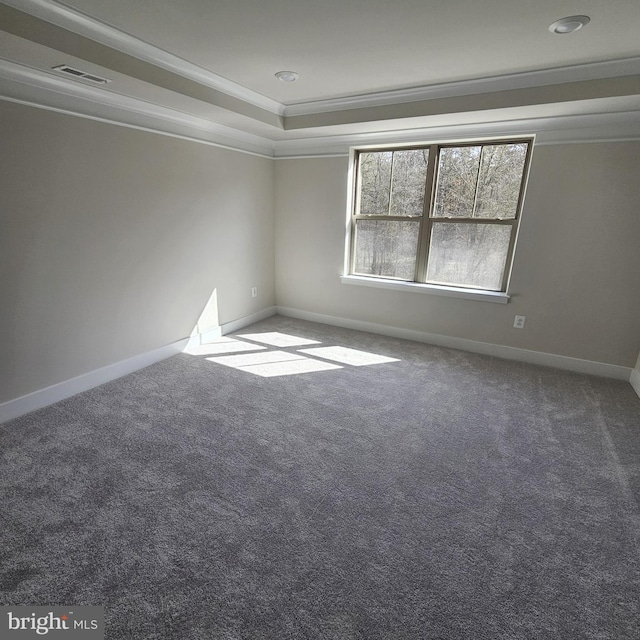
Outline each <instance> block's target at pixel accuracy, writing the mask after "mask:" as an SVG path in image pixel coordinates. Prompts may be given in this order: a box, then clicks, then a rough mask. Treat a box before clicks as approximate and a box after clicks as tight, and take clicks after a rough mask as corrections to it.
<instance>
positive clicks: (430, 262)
mask: <svg viewBox="0 0 640 640" xmlns="http://www.w3.org/2000/svg"><path fill="white" fill-rule="evenodd" d="M531 146H532V145H531V140H530V139H523V140H511V141H490V142H486V141H483V142H474V143H465V144H447V145H430V146H423V147H412V148H402V149H371V150H370V149H367V150H360V151H358V152H357V153H356V156H355V159H356V173H355V175H356V180H355V194H354V195H355V197H354V208H353V213H352V223H351V255H350V270H349V273H350V274H352V275H358V276H366V277H371V278H378V279H380V278H384V279H388V280H389V279H390V280H400V281H410V282H418V283H424V284H432V285H440V286H444V287H456V288H465V289H479V290H483V291H498V292H500V291H503V292H506V290H507V281H508V277H509V272H510V267H511V261H512V258H513V250H514V246H515V238H516V233H517V228H518V222H519V219H520V211H521V208H522V199H523V195H524V184H525V178H526V174H527V168H528V165H529V156H530V149H531Z"/></svg>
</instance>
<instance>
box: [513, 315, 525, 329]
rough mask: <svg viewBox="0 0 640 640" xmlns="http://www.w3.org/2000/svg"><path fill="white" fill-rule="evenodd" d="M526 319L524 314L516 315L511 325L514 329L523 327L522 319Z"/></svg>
mask: <svg viewBox="0 0 640 640" xmlns="http://www.w3.org/2000/svg"><path fill="white" fill-rule="evenodd" d="M525 320H526V316H516V317H515V320H514V321H513V326H514V327H515V328H516V329H524V321H525Z"/></svg>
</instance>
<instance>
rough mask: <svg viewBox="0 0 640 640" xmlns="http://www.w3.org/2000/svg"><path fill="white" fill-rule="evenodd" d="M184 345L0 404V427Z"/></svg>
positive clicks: (158, 360)
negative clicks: (4, 423)
mask: <svg viewBox="0 0 640 640" xmlns="http://www.w3.org/2000/svg"><path fill="white" fill-rule="evenodd" d="M188 341H189V339H188V338H184V339H183V340H178V341H177V342H173V343H171V344H168V345H166V346H164V347H160V348H159V349H154V350H153V351H148V352H146V353H141V354H139V355H137V356H133V357H132V358H127V359H126V360H121V361H120V362H115V363H114V364H110V365H107V366H106V367H102V368H100V369H96V370H95V371H89V372H88V373H84V374H82V375H80V376H77V377H75V378H71V379H70V380H65V381H64V382H59V383H57V384H54V385H51V386H50V387H46V388H44V389H40V390H39V391H34V392H33V393H29V394H27V395H25V396H21V397H20V398H15V399H14V400H9V401H8V402H3V403H2V404H0V424H1V423H3V422H7V421H8V420H13V419H14V418H19V417H20V416H23V415H25V414H26V413H30V412H31V411H35V410H36V409H42V407H46V406H48V405H50V404H54V403H55V402H60V400H65V399H66V398H70V397H71V396H74V395H76V394H77V393H82V392H83V391H88V390H89V389H93V387H97V386H98V385H101V384H104V383H105V382H111V381H112V380H115V379H116V378H121V377H122V376H126V375H128V374H129V373H133V372H134V371H138V369H144V368H145V367H148V366H149V365H152V364H155V363H156V362H160V360H164V359H165V358H170V357H171V356H175V355H176V354H178V353H182V351H183V350H184V348H185V347H186V346H187V342H188Z"/></svg>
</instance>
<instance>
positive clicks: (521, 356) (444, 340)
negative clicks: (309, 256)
mask: <svg viewBox="0 0 640 640" xmlns="http://www.w3.org/2000/svg"><path fill="white" fill-rule="evenodd" d="M276 312H277V313H278V314H280V315H282V316H289V317H291V318H299V319H300V320H309V321H311V322H321V323H323V324H329V325H333V326H336V327H344V328H346V329H356V330H358V331H368V332H369V333H378V334H380V335H384V336H391V337H393V338H402V339H405V340H414V341H416V342H425V343H427V344H433V345H436V346H439V347H449V348H451V349H461V350H462V351H471V352H472V353H481V354H484V355H488V356H495V357H496V358H504V359H505V360H518V361H520V362H528V363H530V364H540V365H543V366H547V367H555V368H556V369H566V370H568V371H575V372H577V373H587V374H590V375H594V376H602V377H605V378H615V379H617V380H626V381H629V379H630V377H631V372H632V371H633V369H631V368H629V367H621V366H618V365H615V364H607V363H605V362H594V361H592V360H581V359H580V358H570V357H568V356H561V355H556V354H553V353H543V352H541V351H530V350H529V349H520V348H518V347H507V346H503V345H499V344H492V343H490V342H478V341H476V340H467V339H465V338H454V337H452V336H443V335H440V334H437V333H426V332H423V331H414V330H412V329H401V328H398V327H390V326H388V325H383V324H375V323H373V322H364V321H362V320H352V319H350V318H338V317H336V316H327V315H324V314H322V313H314V312H312V311H301V310H300V309H292V308H290V307H276ZM638 378H640V375H638ZM638 382H639V383H640V380H638ZM632 384H633V383H632ZM639 386H640V384H639ZM634 388H636V387H634ZM636 390H637V388H636Z"/></svg>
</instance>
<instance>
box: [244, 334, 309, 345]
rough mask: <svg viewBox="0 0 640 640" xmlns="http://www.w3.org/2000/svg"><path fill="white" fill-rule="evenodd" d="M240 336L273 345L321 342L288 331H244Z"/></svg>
mask: <svg viewBox="0 0 640 640" xmlns="http://www.w3.org/2000/svg"><path fill="white" fill-rule="evenodd" d="M238 337H239V338H246V339H247V340H253V341H254V342H262V343H263V344H269V345H271V346H272V347H301V346H303V345H305V344H320V342H318V341H317V340H308V339H307V338H300V337H298V336H290V335H288V334H286V333H280V332H278V331H268V332H267V331H265V332H264V333H243V334H241V335H238Z"/></svg>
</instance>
